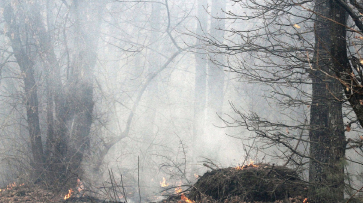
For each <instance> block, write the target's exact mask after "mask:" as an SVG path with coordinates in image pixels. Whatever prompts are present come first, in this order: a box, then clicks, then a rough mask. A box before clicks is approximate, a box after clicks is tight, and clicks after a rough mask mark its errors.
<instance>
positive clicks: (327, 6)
mask: <svg viewBox="0 0 363 203" xmlns="http://www.w3.org/2000/svg"><path fill="white" fill-rule="evenodd" d="M333 7H334V3H333V2H332V1H331V0H329V1H327V0H316V2H315V12H316V13H318V14H319V15H316V21H315V53H314V64H313V70H311V78H312V82H313V85H312V104H311V111H310V127H311V129H310V133H309V137H310V141H311V143H310V157H311V159H310V167H309V182H310V184H311V185H310V188H309V202H317V203H320V202H339V201H342V200H343V198H344V156H345V135H344V126H343V116H342V99H343V89H342V85H341V83H340V82H339V81H338V80H336V79H335V78H332V77H330V76H332V75H335V71H334V69H335V68H336V64H335V63H334V62H333V61H334V60H335V58H333V57H334V56H336V53H334V49H336V46H338V45H341V44H337V40H339V38H343V39H344V40H345V34H344V32H343V33H339V35H337V34H338V33H336V30H334V27H335V26H336V25H335V24H336V23H333V22H331V21H329V20H328V19H327V18H334V17H333V16H340V18H342V19H343V18H344V19H343V22H344V21H345V13H344V12H342V11H341V10H339V9H338V10H337V8H335V9H334V8H333ZM324 17H326V18H324ZM342 28H343V29H344V27H343V26H342ZM345 49H346V48H345V46H343V50H345Z"/></svg>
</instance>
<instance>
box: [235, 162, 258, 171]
mask: <svg viewBox="0 0 363 203" xmlns="http://www.w3.org/2000/svg"><path fill="white" fill-rule="evenodd" d="M248 167H258V165H255V164H254V161H253V160H250V163H248V164H246V165H243V166H237V167H235V169H237V170H243V169H245V168H248Z"/></svg>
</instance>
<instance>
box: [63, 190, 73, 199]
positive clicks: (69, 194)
mask: <svg viewBox="0 0 363 203" xmlns="http://www.w3.org/2000/svg"><path fill="white" fill-rule="evenodd" d="M72 194H73V190H72V189H69V190H68V194H66V195H65V196H64V200H67V199H69V198H70V197H72Z"/></svg>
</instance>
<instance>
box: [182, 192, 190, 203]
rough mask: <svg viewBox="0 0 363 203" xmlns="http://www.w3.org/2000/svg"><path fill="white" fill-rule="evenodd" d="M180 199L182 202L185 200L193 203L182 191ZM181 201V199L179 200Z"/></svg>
mask: <svg viewBox="0 0 363 203" xmlns="http://www.w3.org/2000/svg"><path fill="white" fill-rule="evenodd" d="M180 198H181V200H183V201H184V202H187V203H193V201H192V200H190V199H188V197H186V196H185V195H184V194H183V193H182V194H181V197H180ZM179 202H181V201H179Z"/></svg>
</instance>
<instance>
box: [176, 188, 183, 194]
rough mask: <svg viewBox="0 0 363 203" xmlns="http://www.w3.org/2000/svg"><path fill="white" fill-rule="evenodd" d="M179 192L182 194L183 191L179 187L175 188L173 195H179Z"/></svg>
mask: <svg viewBox="0 0 363 203" xmlns="http://www.w3.org/2000/svg"><path fill="white" fill-rule="evenodd" d="M181 192H183V190H182V189H181V187H180V186H179V187H177V188H175V194H179V193H181Z"/></svg>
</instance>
